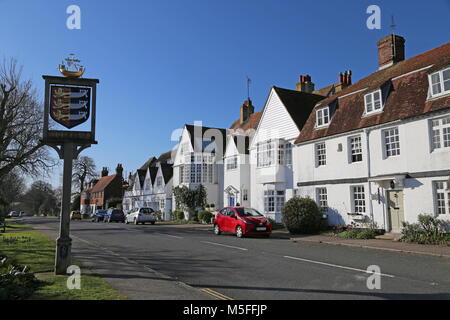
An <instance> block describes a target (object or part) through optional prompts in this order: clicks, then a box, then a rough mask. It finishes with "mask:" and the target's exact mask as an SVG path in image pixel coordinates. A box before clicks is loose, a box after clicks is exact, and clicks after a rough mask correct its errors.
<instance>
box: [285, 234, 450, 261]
mask: <svg viewBox="0 0 450 320" xmlns="http://www.w3.org/2000/svg"><path fill="white" fill-rule="evenodd" d="M394 239H395V238H394ZM291 240H292V241H295V242H315V243H323V244H328V245H340V246H348V247H359V248H365V249H374V250H384V251H391V252H400V253H409V254H415V255H425V256H434V257H441V258H447V259H450V246H446V245H441V246H438V245H422V244H414V243H406V242H401V241H396V240H392V239H391V240H388V239H385V240H383V239H369V240H359V239H342V238H338V237H335V236H327V235H308V236H294V237H291Z"/></svg>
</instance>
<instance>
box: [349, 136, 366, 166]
mask: <svg viewBox="0 0 450 320" xmlns="http://www.w3.org/2000/svg"><path fill="white" fill-rule="evenodd" d="M356 139H358V140H359V142H357V141H355V140H356ZM348 150H349V157H350V163H358V162H362V161H363V152H362V138H361V135H357V136H352V137H349V138H348ZM354 156H355V157H357V156H361V160H355V159H353V157H354Z"/></svg>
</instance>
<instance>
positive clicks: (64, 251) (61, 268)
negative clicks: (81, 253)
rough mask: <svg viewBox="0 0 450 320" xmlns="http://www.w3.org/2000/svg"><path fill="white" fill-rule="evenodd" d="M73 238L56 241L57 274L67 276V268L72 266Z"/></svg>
mask: <svg viewBox="0 0 450 320" xmlns="http://www.w3.org/2000/svg"><path fill="white" fill-rule="evenodd" d="M71 249H72V239H71V238H58V239H57V240H56V259H55V274H56V275H66V274H67V268H68V267H69V266H70V265H71Z"/></svg>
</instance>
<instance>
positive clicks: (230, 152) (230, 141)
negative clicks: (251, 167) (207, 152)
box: [225, 136, 239, 157]
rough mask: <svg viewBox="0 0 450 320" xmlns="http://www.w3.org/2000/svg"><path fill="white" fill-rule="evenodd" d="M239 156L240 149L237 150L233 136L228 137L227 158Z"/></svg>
mask: <svg viewBox="0 0 450 320" xmlns="http://www.w3.org/2000/svg"><path fill="white" fill-rule="evenodd" d="M235 155H239V152H238V149H237V148H236V144H235V143H234V139H233V136H230V137H228V142H227V149H226V151H225V157H231V156H235Z"/></svg>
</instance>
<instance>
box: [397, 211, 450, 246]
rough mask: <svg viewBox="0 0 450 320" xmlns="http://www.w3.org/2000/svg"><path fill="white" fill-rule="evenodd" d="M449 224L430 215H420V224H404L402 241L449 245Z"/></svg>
mask: <svg viewBox="0 0 450 320" xmlns="http://www.w3.org/2000/svg"><path fill="white" fill-rule="evenodd" d="M447 226H448V223H447V222H445V221H442V220H439V219H437V218H435V217H433V216H430V215H419V217H418V223H407V222H404V223H403V229H402V236H401V238H400V241H404V242H413V243H418V244H447V243H448V242H449V241H450V235H448V234H447V233H446V232H445V230H446V227H447Z"/></svg>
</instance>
